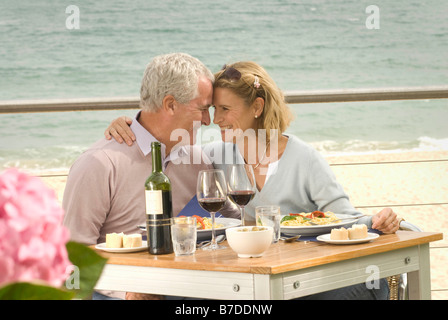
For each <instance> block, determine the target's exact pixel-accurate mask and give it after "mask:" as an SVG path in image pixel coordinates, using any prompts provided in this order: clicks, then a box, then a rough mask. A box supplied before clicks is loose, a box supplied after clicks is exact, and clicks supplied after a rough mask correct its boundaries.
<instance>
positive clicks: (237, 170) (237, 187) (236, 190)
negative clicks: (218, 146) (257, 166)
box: [227, 164, 256, 226]
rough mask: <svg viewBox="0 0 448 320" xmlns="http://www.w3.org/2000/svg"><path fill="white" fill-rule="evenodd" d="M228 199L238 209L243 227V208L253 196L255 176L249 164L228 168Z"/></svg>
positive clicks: (234, 165)
mask: <svg viewBox="0 0 448 320" xmlns="http://www.w3.org/2000/svg"><path fill="white" fill-rule="evenodd" d="M227 187H228V194H229V198H230V199H231V200H232V201H233V202H234V203H235V204H236V205H237V206H238V207H239V208H240V211H241V225H243V226H244V225H245V216H244V207H245V206H246V205H247V204H248V203H249V202H250V201H251V200H252V198H253V197H254V196H255V188H256V182H255V175H254V170H253V169H252V166H251V165H250V164H232V165H230V166H229V168H228V178H227Z"/></svg>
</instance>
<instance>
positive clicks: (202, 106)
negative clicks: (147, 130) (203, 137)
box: [176, 77, 213, 144]
mask: <svg viewBox="0 0 448 320" xmlns="http://www.w3.org/2000/svg"><path fill="white" fill-rule="evenodd" d="M198 92H199V95H198V96H197V97H196V98H195V99H193V100H191V101H190V103H189V104H179V111H180V112H178V114H177V126H176V127H177V128H179V129H184V130H186V132H184V134H185V135H186V134H188V137H187V136H185V135H182V141H184V142H185V141H189V144H194V143H195V142H196V133H197V130H198V129H199V128H200V127H201V125H206V126H208V125H209V124H210V122H211V121H210V113H209V108H210V106H211V104H212V99H213V85H212V82H211V81H210V80H208V79H207V78H205V77H201V78H199V82H198Z"/></svg>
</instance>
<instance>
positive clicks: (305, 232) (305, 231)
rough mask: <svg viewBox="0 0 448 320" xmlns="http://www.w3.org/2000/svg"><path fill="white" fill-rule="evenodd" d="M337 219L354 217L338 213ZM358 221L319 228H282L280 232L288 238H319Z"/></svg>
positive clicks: (347, 221)
mask: <svg viewBox="0 0 448 320" xmlns="http://www.w3.org/2000/svg"><path fill="white" fill-rule="evenodd" d="M336 217H338V218H339V219H346V218H351V217H353V216H352V215H349V214H339V213H336ZM282 219H283V216H282ZM356 221H358V219H356V218H355V219H350V220H344V221H342V222H338V223H332V224H325V225H319V226H281V228H280V230H281V233H283V234H285V235H287V236H295V235H298V234H299V235H302V236H317V235H320V234H325V233H329V232H330V231H331V229H333V228H341V227H349V226H351V225H352V224H354V223H355V222H356Z"/></svg>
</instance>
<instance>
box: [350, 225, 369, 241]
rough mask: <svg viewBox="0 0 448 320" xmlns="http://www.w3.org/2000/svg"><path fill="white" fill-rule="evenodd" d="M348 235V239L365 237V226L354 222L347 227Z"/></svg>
mask: <svg viewBox="0 0 448 320" xmlns="http://www.w3.org/2000/svg"><path fill="white" fill-rule="evenodd" d="M348 237H349V239H350V240H355V239H365V238H367V226H366V225H365V224H354V225H353V226H352V227H351V228H349V229H348Z"/></svg>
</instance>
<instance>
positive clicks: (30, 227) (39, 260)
mask: <svg viewBox="0 0 448 320" xmlns="http://www.w3.org/2000/svg"><path fill="white" fill-rule="evenodd" d="M63 216H64V212H63V209H62V207H61V205H60V203H59V202H58V200H57V198H56V195H55V193H54V191H53V190H52V189H50V188H48V187H47V186H46V185H45V184H44V183H43V182H42V181H41V180H40V179H39V178H37V177H33V176H29V175H27V174H25V173H22V172H20V171H18V170H17V169H8V170H6V171H5V172H4V173H2V174H1V175H0V253H1V254H0V299H40V298H41V299H50V298H55V299H71V298H73V297H77V298H85V297H86V295H87V294H88V293H90V291H91V290H92V289H93V286H94V285H95V283H96V280H97V279H98V277H99V276H100V274H101V271H102V268H103V267H104V264H105V260H104V259H103V258H101V257H100V256H98V255H97V254H96V253H95V252H93V250H91V249H89V248H87V247H85V246H83V245H80V244H76V243H72V242H69V241H68V240H69V232H68V230H67V229H66V228H65V227H64V226H63V225H62V219H63ZM67 249H68V250H67ZM71 251H72V252H71ZM81 256H82V257H81ZM79 264H81V266H80V265H79ZM72 265H76V267H77V268H75V269H76V270H77V271H78V273H79V274H78V275H77V277H78V278H77V279H75V281H78V282H79V283H78V284H77V286H76V285H75V286H72V287H76V288H80V286H81V285H83V286H84V287H83V288H80V289H79V290H78V291H76V290H71V291H69V290H67V286H66V288H62V286H63V285H64V282H66V280H67V278H68V277H69V276H70V272H71V271H72V270H73V268H71V266H72ZM84 267H87V269H86V268H84ZM92 267H93V268H92ZM83 273H86V274H84V276H85V277H87V278H88V279H89V280H88V281H85V279H84V278H85V277H84V278H83ZM87 273H89V274H87ZM70 289H71V288H70Z"/></svg>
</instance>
